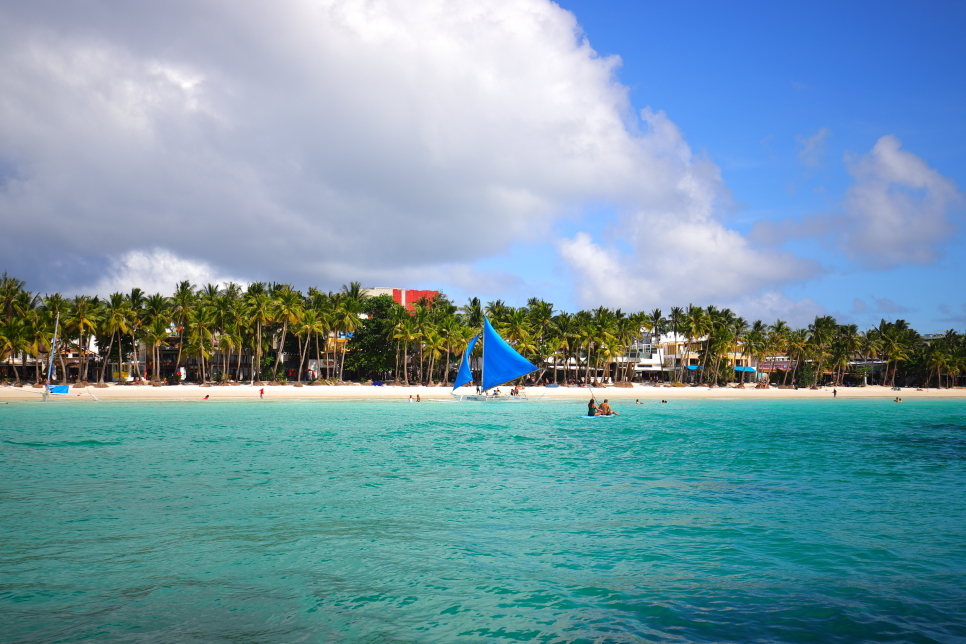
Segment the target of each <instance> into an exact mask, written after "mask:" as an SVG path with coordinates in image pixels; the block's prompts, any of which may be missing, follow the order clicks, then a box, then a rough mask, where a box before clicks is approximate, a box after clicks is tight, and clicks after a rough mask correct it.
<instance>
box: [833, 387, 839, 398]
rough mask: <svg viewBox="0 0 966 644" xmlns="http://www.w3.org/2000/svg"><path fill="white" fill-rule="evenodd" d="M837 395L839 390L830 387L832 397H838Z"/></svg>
mask: <svg viewBox="0 0 966 644" xmlns="http://www.w3.org/2000/svg"><path fill="white" fill-rule="evenodd" d="M838 395H839V391H838V389H834V388H833V389H832V398H836V397H838Z"/></svg>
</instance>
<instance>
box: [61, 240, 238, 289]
mask: <svg viewBox="0 0 966 644" xmlns="http://www.w3.org/2000/svg"><path fill="white" fill-rule="evenodd" d="M182 280H188V281H190V282H191V283H192V284H194V285H195V286H198V287H201V286H204V285H206V284H218V285H220V286H224V285H225V284H227V283H229V282H236V283H238V284H240V285H241V286H242V287H243V288H244V287H247V286H248V284H247V283H246V282H245V281H244V280H240V279H233V278H230V277H226V276H224V275H222V274H221V273H219V272H218V271H217V270H216V269H215V268H213V267H212V266H210V265H209V264H206V263H205V262H199V261H193V260H189V259H184V258H181V257H177V256H176V255H174V254H172V253H170V252H168V251H166V250H163V249H160V248H155V249H153V250H151V251H149V252H142V251H130V252H127V253H124V254H123V255H121V256H120V257H118V258H117V259H114V260H112V261H111V263H110V267H109V268H108V269H107V270H106V271H105V273H104V275H103V276H102V277H101V279H100V280H98V281H97V282H96V283H95V284H90V285H86V286H84V287H82V288H79V289H77V292H78V293H88V294H92V295H101V296H107V295H109V294H111V293H114V292H117V291H120V292H122V293H129V292H130V291H131V290H132V289H133V288H135V287H137V288H140V289H142V290H143V291H144V292H145V293H148V294H151V293H161V294H162V295H170V294H171V293H172V292H174V290H175V287H176V286H177V285H178V283H179V282H181V281H182Z"/></svg>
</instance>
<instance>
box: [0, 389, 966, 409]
mask: <svg viewBox="0 0 966 644" xmlns="http://www.w3.org/2000/svg"><path fill="white" fill-rule="evenodd" d="M262 389H264V390H265V394H264V398H263V399H264V400H269V401H271V400H314V399H326V400H328V399H331V400H346V399H350V400H393V399H402V400H408V399H409V397H410V396H412V397H413V398H414V399H415V398H416V397H417V396H419V398H420V399H421V400H425V401H431V400H448V401H449V400H453V396H452V395H451V394H450V392H451V391H452V389H451V388H450V387H428V386H409V387H405V386H388V385H387V386H380V387H373V386H371V385H370V386H366V385H361V384H356V385H322V386H311V385H305V386H302V387H298V386H295V385H261V386H259V385H249V384H242V385H208V386H204V385H196V384H183V385H170V386H163V387H154V386H151V385H115V384H110V385H108V386H107V387H95V386H93V385H91V386H89V387H84V388H79V387H74V386H72V387H71V389H70V393H69V394H67V395H59V396H57V395H53V396H50V399H49V402H54V403H66V402H68V401H70V402H75V403H86V402H92V401H94V400H95V399H96V400H102V401H139V400H158V401H161V400H199V401H203V400H204V398H205V396H209V400H212V401H215V400H218V401H227V400H253V399H258V398H259V391H260V390H262ZM833 389H836V390H837V398H842V399H846V398H888V399H894V398H896V397H900V398H902V399H903V400H910V401H911V400H917V399H924V398H963V399H966V389H935V388H931V389H922V390H919V389H916V388H915V387H903V388H901V389H900V390H898V391H896V390H894V389H892V388H891V387H882V386H867V387H835V388H833V387H820V388H818V389H797V390H796V389H779V388H776V387H771V388H770V389H755V388H754V386H748V385H746V386H745V388H744V389H741V388H738V387H736V386H726V387H714V388H709V387H706V386H700V387H690V386H688V387H667V386H651V385H640V384H635V385H634V386H633V387H615V386H607V387H593V388H592V389H588V388H587V387H528V388H527V389H525V390H524V391H525V393H526V396H527V398H529V399H531V400H566V399H584V398H589V397H590V393H591V391H593V394H594V396H595V397H596V398H598V399H603V398H608V399H612V400H615V401H617V402H619V403H623V404H626V403H627V402H631V403H633V402H634V400H636V399H640V400H641V402H642V403H645V402H659V401H661V400H668V401H671V400H683V399H733V400H785V399H793V400H806V399H822V398H832V397H833V394H832V390H833ZM501 390H502V391H503V392H504V393H509V390H510V387H503V388H502V389H501ZM42 391H43V390H42V389H38V388H34V387H33V386H30V385H25V386H24V387H22V388H18V387H0V402H30V401H36V400H41V399H42V397H41V395H40V394H41V393H42ZM457 393H462V394H465V395H472V394H473V393H475V390H474V388H473V387H462V388H460V389H459V390H457Z"/></svg>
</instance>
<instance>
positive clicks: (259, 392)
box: [258, 387, 265, 398]
mask: <svg viewBox="0 0 966 644" xmlns="http://www.w3.org/2000/svg"><path fill="white" fill-rule="evenodd" d="M258 397H259V398H264V397H265V387H262V388H261V389H259V390H258Z"/></svg>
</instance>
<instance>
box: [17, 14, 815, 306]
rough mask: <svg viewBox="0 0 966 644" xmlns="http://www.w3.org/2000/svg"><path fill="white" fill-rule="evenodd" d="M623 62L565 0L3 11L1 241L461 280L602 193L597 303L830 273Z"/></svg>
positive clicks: (269, 271) (88, 254) (593, 294)
mask: <svg viewBox="0 0 966 644" xmlns="http://www.w3.org/2000/svg"><path fill="white" fill-rule="evenodd" d="M619 63H620V61H619V59H617V58H616V57H600V56H598V55H597V54H596V52H594V50H593V49H592V48H591V47H590V45H589V43H588V42H587V41H586V40H585V39H584V38H583V37H582V34H581V33H580V31H579V26H578V24H577V22H576V19H575V18H574V16H573V15H572V14H570V13H569V12H567V11H565V10H563V9H561V8H560V7H559V6H557V5H556V4H554V3H552V2H550V1H549V0H493V1H492V2H486V3H465V2H453V1H448V0H419V1H418V2H417V1H415V0H413V1H410V2H384V1H374V2H369V1H363V0H323V1H321V2H314V3H304V2H298V1H296V0H280V1H279V2H275V3H271V4H270V5H269V4H259V3H241V4H238V3H235V4H231V5H228V4H225V3H221V2H215V1H199V2H194V3H185V4H170V3H169V4H163V3H162V4H148V5H141V4H139V5H131V4H129V3H123V2H114V1H112V0H100V1H94V2H89V3H84V4H83V5H73V4H67V5H58V6H56V7H50V8H48V6H47V5H45V4H41V3H20V4H9V3H8V4H6V5H4V6H3V7H2V8H0V96H3V97H4V100H3V101H0V157H2V158H0V167H9V168H11V170H9V171H8V172H6V179H3V183H0V213H2V214H0V216H2V218H3V221H2V223H3V226H4V233H5V234H4V236H3V237H2V238H0V257H3V258H4V260H5V261H6V262H8V266H7V268H9V269H10V270H12V271H13V272H15V273H16V274H18V275H19V276H21V277H23V278H27V279H28V281H29V280H30V279H31V278H32V277H36V275H37V273H38V272H39V271H40V270H41V269H39V268H37V264H36V262H34V261H32V258H33V257H34V256H35V252H36V251H35V246H36V242H37V239H38V234H40V233H42V234H43V236H44V244H45V249H46V250H47V251H48V252H49V253H51V254H53V255H55V256H58V257H77V258H79V259H82V260H85V261H87V265H89V266H95V267H97V266H106V267H108V268H107V270H108V273H107V274H106V277H105V280H106V281H104V284H120V283H121V282H123V280H124V279H126V277H124V276H126V275H138V274H143V272H140V273H139V271H138V270H135V269H130V268H124V267H130V266H134V265H138V262H140V261H141V260H140V259H138V260H136V261H135V260H132V258H140V257H146V258H153V261H154V264H159V263H160V264H161V265H163V264H164V262H163V261H161V262H159V261H158V260H159V257H160V256H159V255H158V254H157V252H155V251H150V250H145V249H152V248H156V247H157V248H164V249H167V252H170V253H171V254H172V257H174V258H186V257H190V258H204V264H203V266H204V267H203V268H201V269H198V270H199V271H201V272H200V273H198V274H204V275H213V276H217V275H235V276H239V277H244V278H245V279H248V280H255V279H271V280H279V281H291V282H295V283H297V284H303V285H309V284H312V285H318V286H321V287H323V288H325V287H331V286H333V285H336V284H338V283H340V282H344V281H347V280H349V279H367V280H369V281H371V282H372V283H375V282H376V281H379V282H384V283H385V282H386V281H387V279H389V278H393V279H391V280H390V281H393V282H398V281H404V278H405V279H407V280H408V279H412V280H418V281H420V282H423V283H425V282H426V281H436V282H437V283H438V282H445V281H446V280H447V279H449V280H450V283H452V284H454V285H455V286H457V287H458V288H462V287H464V286H465V283H466V280H467V276H471V275H473V274H474V273H473V269H471V268H469V267H470V266H471V265H472V263H473V262H474V261H475V260H478V259H480V258H483V257H490V256H494V255H495V254H498V253H500V252H503V251H505V249H506V248H507V247H508V246H509V245H510V244H511V243H513V242H519V241H521V240H522V241H524V242H525V241H527V240H541V241H545V240H546V239H547V238H548V237H550V235H549V231H551V230H552V229H553V228H552V227H553V223H554V222H555V221H557V220H558V219H559V218H562V217H573V216H575V215H577V214H579V213H580V212H581V211H582V209H583V208H585V207H586V206H587V204H600V203H605V204H608V205H613V206H614V208H616V209H617V211H618V212H620V213H621V216H620V220H619V222H618V224H617V225H616V226H615V227H614V228H613V229H612V230H610V232H609V233H607V234H604V235H603V237H602V238H601V239H599V240H598V241H596V242H595V241H593V238H592V237H591V236H590V235H589V234H578V235H576V236H574V237H573V238H572V239H565V240H560V241H559V243H558V247H559V248H560V252H561V256H562V257H563V258H564V259H565V261H566V262H567V263H568V264H569V265H570V266H571V267H572V269H573V273H574V275H575V278H576V282H577V288H579V289H580V292H581V293H583V295H584V299H585V301H586V302H593V303H604V304H609V305H625V306H628V307H630V308H634V307H636V306H640V305H641V304H644V303H652V302H658V303H663V302H675V303H680V302H682V301H688V300H694V301H711V300H715V301H717V300H720V299H721V298H730V297H738V296H740V295H743V294H746V293H748V292H757V291H760V290H761V289H767V288H772V287H775V286H777V285H779V284H781V283H783V282H786V281H788V280H796V279H803V278H806V277H808V276H809V275H811V274H813V273H814V270H815V269H814V267H813V266H812V265H810V264H808V263H805V262H802V261H800V260H797V259H796V258H794V257H792V256H790V255H787V254H782V253H776V252H763V251H760V250H757V249H755V248H754V247H753V246H752V245H751V244H750V243H749V242H748V241H747V240H746V239H744V238H743V237H742V236H741V235H739V234H738V233H737V232H735V231H733V230H729V229H728V228H727V227H726V226H724V224H723V223H722V220H721V215H720V210H721V206H722V203H725V202H727V199H728V193H727V191H726V190H725V188H724V186H723V182H722V180H721V177H720V173H719V170H718V168H717V166H715V165H714V164H713V163H711V162H710V161H708V160H705V159H701V158H695V157H694V155H693V154H692V152H691V149H690V147H689V146H688V145H687V143H686V142H685V140H684V139H683V137H682V136H681V133H680V132H679V131H678V129H677V127H676V126H675V125H674V124H673V123H672V122H671V121H670V120H669V119H668V118H667V117H666V116H665V115H664V114H663V113H661V112H654V111H651V110H645V111H644V112H643V113H642V115H641V120H642V121H643V128H641V127H640V126H641V120H639V119H638V118H637V116H636V115H635V114H634V113H633V111H632V110H631V107H630V105H629V102H628V99H627V88H626V87H624V86H623V85H621V84H620V83H619V82H617V80H616V78H615V75H614V72H615V69H616V68H617V66H618V65H619ZM578 221H579V220H578ZM590 223H591V224H592V223H593V222H590ZM621 244H623V246H621ZM621 248H626V249H629V253H628V252H626V251H622V250H621ZM115 259H116V260H117V262H114V260H115ZM172 261H181V260H172ZM112 262H114V263H112ZM132 262H133V263H132ZM118 266H121V267H122V268H118ZM92 270H94V269H92ZM171 270H172V271H175V270H181V271H182V272H185V271H187V272H188V273H189V274H194V273H191V271H190V270H188V269H187V268H185V267H179V268H175V267H172V268H171ZM192 270H193V269H192ZM31 271H33V274H31ZM125 271H126V272H125ZM448 276H450V277H448ZM477 277H479V276H477ZM483 277H486V274H484V275H483ZM490 277H492V276H490ZM77 279H78V280H80V278H77ZM144 279H153V278H150V276H146V277H145V278H144ZM198 279H199V281H200V280H201V279H202V278H200V277H199V278H198ZM204 279H214V278H213V277H212V278H204ZM494 279H495V280H496V282H499V281H501V280H503V281H506V280H505V278H501V277H499V276H497V277H495V278H494ZM494 279H490V281H491V282H492V281H494ZM524 280H525V277H524ZM92 281H93V282H97V280H91V279H88V278H87V277H85V278H84V279H83V280H80V281H78V283H79V284H85V283H87V284H89V283H91V282H92ZM174 281H176V280H175V279H174V278H173V277H168V278H167V283H169V284H170V283H173V282H174ZM142 287H144V286H143V284H142ZM152 288H153V287H152ZM159 288H160V287H159ZM168 288H169V289H170V286H169V287H168Z"/></svg>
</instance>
